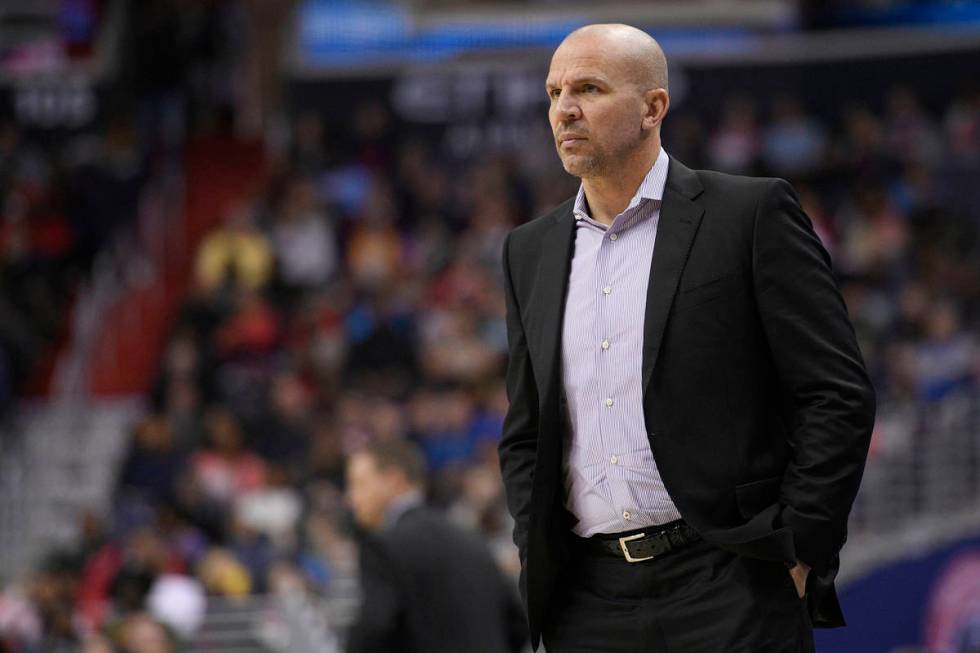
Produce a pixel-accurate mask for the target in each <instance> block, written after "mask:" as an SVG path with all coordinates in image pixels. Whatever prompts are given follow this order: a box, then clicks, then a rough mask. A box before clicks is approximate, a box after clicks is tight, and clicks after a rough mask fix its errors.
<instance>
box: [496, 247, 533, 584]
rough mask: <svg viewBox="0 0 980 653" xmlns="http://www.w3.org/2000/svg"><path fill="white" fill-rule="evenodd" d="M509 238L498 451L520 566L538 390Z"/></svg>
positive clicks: (524, 552)
mask: <svg viewBox="0 0 980 653" xmlns="http://www.w3.org/2000/svg"><path fill="white" fill-rule="evenodd" d="M510 240H511V234H508V235H507V237H506V238H505V239H504V247H503V278H504V295H505V300H506V308H507V348H508V356H507V380H506V384H507V400H508V402H509V406H508V409H507V414H506V415H505V417H504V425H503V434H502V435H501V439H500V444H499V446H498V453H499V455H500V471H501V475H502V476H503V480H504V490H505V493H506V496H507V508H508V510H509V511H510V514H511V516H512V517H513V518H514V543H515V544H516V545H517V548H518V551H519V553H520V558H521V565H522V566H523V565H524V564H525V562H526V561H527V533H528V522H529V519H530V514H531V488H532V484H533V480H534V464H535V457H536V454H537V441H538V391H537V386H536V385H535V383H534V374H533V372H532V369H531V359H530V356H529V354H528V350H527V339H526V337H525V334H524V327H523V325H522V323H521V314H520V309H519V307H518V304H517V297H516V295H515V293H514V286H513V281H512V279H511V268H510V253H509V247H510ZM522 575H523V574H522ZM522 591H523V588H522Z"/></svg>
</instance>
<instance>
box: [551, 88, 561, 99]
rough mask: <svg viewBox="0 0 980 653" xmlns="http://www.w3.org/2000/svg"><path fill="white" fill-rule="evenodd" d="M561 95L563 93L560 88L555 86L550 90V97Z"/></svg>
mask: <svg viewBox="0 0 980 653" xmlns="http://www.w3.org/2000/svg"><path fill="white" fill-rule="evenodd" d="M559 95H561V89H560V88H553V89H551V90H549V91H548V97H550V98H551V99H556V98H557V97H558V96H559Z"/></svg>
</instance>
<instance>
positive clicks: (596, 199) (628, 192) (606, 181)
mask: <svg viewBox="0 0 980 653" xmlns="http://www.w3.org/2000/svg"><path fill="white" fill-rule="evenodd" d="M659 154H660V139H656V140H655V142H654V143H653V146H652V147H650V148H644V149H643V150H642V151H641V152H639V153H638V154H637V155H636V156H633V157H630V158H629V161H628V162H627V163H626V164H625V165H622V166H619V167H617V169H616V170H615V171H612V172H609V173H606V174H603V175H601V176H596V177H583V178H582V187H583V188H584V189H585V199H586V200H588V202H589V214H590V215H591V216H592V219H593V220H596V221H597V222H601V223H602V224H604V225H611V224H612V223H613V220H614V219H615V218H616V216H617V215H619V214H620V213H622V212H623V211H625V210H626V207H627V206H629V203H630V200H631V199H633V196H634V195H636V191H637V189H638V188H639V187H640V184H641V183H643V178H644V177H646V175H647V173H648V172H649V171H650V168H651V167H652V166H653V164H654V163H655V162H656V160H657V156H658V155H659Z"/></svg>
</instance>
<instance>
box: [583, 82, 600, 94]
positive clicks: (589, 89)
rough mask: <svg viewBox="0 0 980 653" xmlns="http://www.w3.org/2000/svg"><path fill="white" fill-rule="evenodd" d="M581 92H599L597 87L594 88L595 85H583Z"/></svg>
mask: <svg viewBox="0 0 980 653" xmlns="http://www.w3.org/2000/svg"><path fill="white" fill-rule="evenodd" d="M582 90H583V91H585V92H586V93H595V92H597V91H598V90H599V87H598V86H596V85H595V84H583V85H582Z"/></svg>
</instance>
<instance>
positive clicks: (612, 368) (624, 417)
mask: <svg viewBox="0 0 980 653" xmlns="http://www.w3.org/2000/svg"><path fill="white" fill-rule="evenodd" d="M667 164H668V158H667V153H666V152H664V150H663V148H661V149H660V153H659V155H658V156H657V160H656V161H655V162H654V164H653V166H652V167H651V168H650V170H649V172H648V173H647V175H646V177H645V178H644V179H643V182H642V183H641V184H640V187H639V189H638V190H637V191H636V194H635V195H634V196H633V198H632V199H631V200H630V203H629V205H628V206H627V207H626V209H625V210H624V211H623V212H622V213H620V214H619V215H617V216H616V218H615V219H614V220H613V223H612V225H610V226H608V227H607V226H606V225H604V224H602V223H601V222H597V221H596V220H593V219H592V218H591V217H590V216H589V214H588V206H587V203H586V198H585V191H584V188H583V187H581V186H580V187H579V191H578V196H577V197H576V199H575V208H574V214H575V254H574V257H573V258H572V266H571V273H570V277H569V280H568V296H567V301H566V304H565V315H564V326H563V329H562V366H561V367H562V389H563V392H564V399H565V401H564V403H565V406H566V409H565V410H566V415H565V417H566V419H567V420H568V423H569V428H568V429H567V433H568V436H567V440H566V441H565V446H564V447H563V449H564V454H563V460H562V469H563V473H564V482H565V490H566V493H565V497H566V504H565V505H566V507H567V508H568V510H569V511H570V512H571V513H572V514H573V515H574V516H575V517H577V518H578V522H577V523H576V524H575V525H574V526H573V527H572V531H573V532H574V533H575V534H576V535H579V536H582V537H588V536H590V535H593V534H595V533H617V532H621V531H627V530H633V529H636V528H641V527H643V526H650V525H655V524H663V523H666V522H669V521H673V520H675V519H680V513H679V512H678V511H677V508H676V506H674V503H673V501H671V498H670V496H669V495H668V494H667V491H666V490H665V489H664V484H663V481H662V480H661V478H660V472H659V471H658V470H657V463H656V461H655V460H654V459H653V454H652V452H651V451H650V444H649V441H648V439H647V434H646V426H645V423H644V419H643V381H642V373H641V369H640V368H641V365H642V358H643V356H642V351H643V319H644V313H645V310H646V296H647V284H648V282H649V278H650V263H651V261H652V259H653V244H654V241H655V240H656V237H657V224H658V222H659V220H660V205H661V201H662V198H663V191H664V184H665V183H666V180H667Z"/></svg>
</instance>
